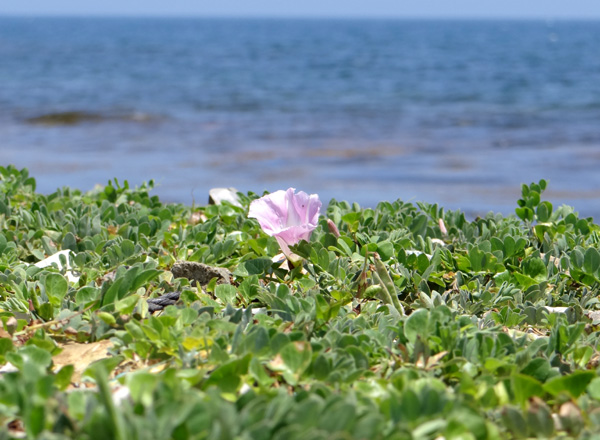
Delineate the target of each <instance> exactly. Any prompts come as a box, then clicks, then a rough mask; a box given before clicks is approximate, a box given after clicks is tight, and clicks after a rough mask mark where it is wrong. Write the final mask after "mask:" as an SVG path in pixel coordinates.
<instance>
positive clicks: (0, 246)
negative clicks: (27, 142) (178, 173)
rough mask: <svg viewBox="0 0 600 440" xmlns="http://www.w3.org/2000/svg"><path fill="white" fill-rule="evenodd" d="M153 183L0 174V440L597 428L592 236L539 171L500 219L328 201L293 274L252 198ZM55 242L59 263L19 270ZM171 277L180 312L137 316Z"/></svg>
mask: <svg viewBox="0 0 600 440" xmlns="http://www.w3.org/2000/svg"><path fill="white" fill-rule="evenodd" d="M152 185H153V184H152V182H149V183H148V184H144V185H142V186H141V187H139V188H135V189H132V188H130V187H129V185H128V184H127V183H126V182H125V183H123V184H119V182H117V181H116V180H115V181H114V182H109V184H108V185H107V186H105V187H103V188H100V189H95V190H93V191H91V192H87V193H82V192H80V191H78V190H73V189H69V188H63V189H60V190H58V191H56V192H55V193H53V194H50V195H42V194H39V193H36V192H35V180H34V179H33V178H31V177H29V175H28V172H27V170H18V169H16V168H14V167H11V166H8V167H5V168H4V167H0V320H1V323H2V327H3V329H2V330H1V333H0V336H2V338H0V365H4V366H5V368H6V366H8V365H9V364H8V363H10V365H11V366H12V369H10V368H9V369H6V370H4V372H3V373H2V374H1V377H0V426H1V427H0V438H11V436H12V435H15V433H19V432H21V433H24V435H25V436H26V437H27V438H32V439H34V438H40V439H41V438H44V439H66V438H78V439H106V438H114V439H122V440H125V439H130V438H131V439H151V438H160V439H169V438H172V439H286V440H287V439H434V438H442V437H443V438H446V439H458V438H460V439H500V438H527V437H545V438H547V437H552V436H561V437H562V438H576V437H582V438H592V437H593V434H594V433H595V432H598V431H599V430H600V378H599V377H598V359H600V357H599V355H598V342H597V341H598V329H599V327H598V324H599V323H600V313H599V312H597V311H596V310H598V309H599V305H598V287H599V285H600V252H599V250H598V246H599V242H600V232H599V229H600V228H599V227H598V225H596V224H595V223H593V221H592V219H591V218H580V217H579V216H578V214H577V213H576V212H574V210H573V209H572V208H570V207H567V206H561V207H558V208H554V207H553V206H552V204H551V203H550V202H547V201H542V194H543V191H544V189H545V188H546V182H545V181H541V182H539V183H533V184H531V185H523V188H522V198H521V199H520V200H519V201H518V202H517V207H516V210H515V213H516V216H508V217H505V216H502V215H499V214H492V213H490V214H488V215H486V216H485V217H483V218H476V219H475V220H472V221H470V220H468V219H467V218H466V217H465V215H464V214H463V213H461V212H459V211H446V210H444V209H443V208H441V207H439V206H437V205H430V204H425V203H418V204H417V205H416V206H415V205H413V204H410V203H404V202H402V201H400V200H398V201H395V202H382V203H380V204H379V205H377V207H376V208H374V209H363V208H360V207H359V206H358V205H356V204H349V203H347V202H336V201H332V202H331V203H330V204H329V206H328V207H327V209H326V212H324V213H323V214H324V216H322V217H321V219H320V223H319V226H318V228H317V229H316V230H315V231H314V233H313V235H312V238H311V242H310V243H307V242H302V243H300V244H299V245H297V246H295V247H294V248H293V250H294V252H295V253H296V254H298V255H299V256H301V257H302V258H303V259H304V261H303V264H301V265H298V266H297V267H291V269H290V268H288V266H287V263H283V262H281V261H277V262H274V261H273V257H274V256H275V255H276V254H277V253H279V248H278V245H277V242H276V240H275V239H274V238H273V237H268V236H267V235H265V234H264V233H263V232H262V231H261V229H260V227H259V225H258V223H257V222H256V221H255V220H253V219H248V218H247V215H246V214H247V208H248V204H249V203H250V201H251V200H252V199H254V198H255V197H256V195H255V194H249V195H243V194H240V195H239V196H240V200H241V203H242V207H237V206H233V205H231V204H227V203H225V204H223V205H210V206H202V207H188V206H183V205H180V204H163V203H161V202H160V200H159V199H158V198H157V197H155V196H150V195H149V194H148V191H149V190H150V189H151V188H152ZM327 218H329V219H331V220H332V221H333V222H334V223H335V224H336V225H337V227H338V229H339V231H340V234H341V235H340V237H336V236H334V235H333V234H332V233H331V232H329V229H328V227H327ZM61 250H70V251H72V254H71V255H72V256H71V257H70V258H67V257H63V258H65V260H64V263H67V262H68V263H69V264H70V266H71V269H67V268H63V269H59V268H58V267H57V266H50V267H45V268H39V267H36V266H34V265H33V263H36V262H38V261H40V260H42V259H44V258H46V257H47V256H50V255H52V254H54V253H56V252H57V251H61ZM67 260H69V261H67ZM177 261H192V262H202V263H206V264H209V265H212V266H219V267H224V268H228V269H229V270H230V271H231V273H232V279H231V281H232V283H231V284H230V285H229V284H216V283H215V281H216V280H213V282H211V283H209V284H208V285H207V286H204V287H201V286H196V285H192V283H190V281H189V280H187V279H184V278H177V279H176V278H174V277H173V276H172V274H171V272H170V271H169V269H170V268H171V266H172V265H173V264H174V263H175V262H177ZM62 266H63V267H64V264H63V265H62ZM73 275H76V276H78V277H79V278H78V279H77V280H76V281H74V280H73V278H71V276H73ZM174 291H180V292H181V298H180V301H179V302H178V303H177V304H176V305H174V306H168V307H167V308H165V309H164V310H163V311H162V312H159V313H155V314H154V315H152V314H150V313H149V312H148V303H147V300H148V299H149V298H154V297H157V296H160V295H163V294H165V293H168V292H174ZM106 340H110V342H111V345H110V347H111V348H110V356H109V357H107V358H104V359H100V360H98V361H96V362H94V363H92V364H91V365H89V366H86V368H85V371H83V373H82V375H81V378H78V379H75V376H74V374H75V373H74V371H75V370H76V368H77V365H64V366H61V367H58V366H57V365H55V360H56V359H57V358H56V356H57V355H58V354H59V353H60V352H61V350H63V349H64V347H65V346H66V345H68V344H73V343H74V342H77V343H98V342H101V341H106ZM75 364H76V362H75ZM75 385H78V386H77V387H76V386H75ZM123 390H125V391H126V393H125V395H124V397H123V395H122V393H121V392H122V391H123ZM119 396H121V397H119Z"/></svg>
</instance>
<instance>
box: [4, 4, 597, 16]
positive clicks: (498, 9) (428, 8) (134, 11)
mask: <svg viewBox="0 0 600 440" xmlns="http://www.w3.org/2000/svg"><path fill="white" fill-rule="evenodd" d="M0 14H3V15H6V14H11V15H12V14H17V15H23V14H25V15H158V16H173V15H175V16H181V15H183V16H244V17H249V16H259V17H264V16H271V17H273V16H290V17H429V18H438V17H440V18H442V17H446V18H460V17H466V18H478V17H486V18H542V19H561V18H600V0H408V1H407V0H168V1H167V0H102V1H87V0H21V1H18V0H0Z"/></svg>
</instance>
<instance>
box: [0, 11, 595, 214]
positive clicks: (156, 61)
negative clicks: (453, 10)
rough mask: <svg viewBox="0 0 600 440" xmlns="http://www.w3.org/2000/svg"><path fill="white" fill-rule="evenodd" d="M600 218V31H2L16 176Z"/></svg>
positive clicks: (231, 26) (298, 26) (0, 55)
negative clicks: (526, 195) (567, 210)
mask: <svg viewBox="0 0 600 440" xmlns="http://www.w3.org/2000/svg"><path fill="white" fill-rule="evenodd" d="M8 164H14V165H15V166H17V167H20V168H22V167H26V168H28V169H29V171H30V173H31V174H32V175H33V176H34V177H35V178H36V180H37V186H38V188H37V189H38V191H41V192H43V193H51V192H53V191H54V190H56V188H60V187H63V186H70V187H77V188H80V189H82V190H90V189H92V188H94V186H95V185H97V184H100V185H104V184H107V182H108V181H109V180H112V179H113V178H117V179H118V180H119V181H120V182H122V181H124V180H127V181H128V182H129V184H130V185H131V186H137V185H140V184H142V183H143V182H144V181H148V180H150V179H153V180H154V181H155V182H156V186H155V188H154V189H153V194H157V195H159V196H160V197H161V200H163V201H165V202H182V203H186V204H192V203H195V204H197V205H198V204H204V203H206V202H207V199H208V192H209V190H210V189H211V188H214V187H234V188H236V189H237V190H239V191H243V192H247V191H253V192H255V193H258V194H261V193H262V192H263V191H275V190H278V189H287V188H289V187H294V188H297V189H298V190H303V191H306V192H308V193H317V194H319V196H320V198H321V199H322V200H323V201H324V202H325V203H327V201H328V200H329V199H332V198H334V199H336V200H347V201H350V202H357V203H359V204H360V205H361V206H370V207H374V206H375V205H376V204H377V203H378V202H380V201H384V200H389V201H393V200H396V199H401V200H403V201H410V202H413V203H415V202H418V201H423V202H428V203H438V204H439V205H441V206H444V207H445V208H447V209H460V210H463V211H464V212H466V213H467V215H469V216H476V215H484V214H486V213H487V212H488V211H494V212H501V213H503V214H511V213H514V209H515V207H517V200H518V198H519V196H520V191H521V184H522V183H531V182H537V181H539V180H540V179H542V178H543V179H546V180H548V181H549V184H548V189H547V191H546V192H545V193H544V195H543V196H542V198H543V199H545V200H549V201H550V202H552V203H553V204H554V205H555V206H559V205H561V204H567V205H570V206H574V207H575V210H576V211H577V212H579V213H580V215H582V216H593V217H595V218H596V219H598V218H600V22H599V21H544V20H539V21H494V20H479V21H478V20H468V21H467V20H464V21H462V20H446V21H444V20H392V19H389V20H388V19H377V20H375V19H369V20H358V19H356V20H355V19H352V20H350V19H344V20H342V19H274V18H271V19H234V18H214V19H209V18H86V17H70V18H67V17H63V18H61V17H51V18H48V17H47V18H38V17H8V16H6V17H0V165H3V166H6V165H8Z"/></svg>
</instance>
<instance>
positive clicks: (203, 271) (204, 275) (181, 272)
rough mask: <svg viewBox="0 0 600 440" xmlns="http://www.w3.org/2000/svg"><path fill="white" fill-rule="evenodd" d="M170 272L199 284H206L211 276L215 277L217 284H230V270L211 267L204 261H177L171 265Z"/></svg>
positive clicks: (193, 283)
mask: <svg viewBox="0 0 600 440" xmlns="http://www.w3.org/2000/svg"><path fill="white" fill-rule="evenodd" d="M171 272H172V273H173V275H174V276H175V277H176V278H187V279H188V280H190V281H191V282H192V285H195V284H196V283H198V284H200V285H201V286H206V285H207V284H208V283H209V282H210V280H212V279H213V278H216V279H217V284H231V281H230V278H231V272H229V271H228V270H227V269H225V268H223V267H212V266H209V265H207V264H204V263H195V262H191V261H179V262H177V263H175V264H174V265H173V267H172V268H171Z"/></svg>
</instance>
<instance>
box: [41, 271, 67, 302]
mask: <svg viewBox="0 0 600 440" xmlns="http://www.w3.org/2000/svg"><path fill="white" fill-rule="evenodd" d="M44 284H45V287H46V295H48V299H49V300H50V303H51V304H52V305H53V306H54V307H60V305H61V304H62V300H63V298H64V297H65V295H66V294H67V290H68V289H69V283H68V282H67V280H66V279H65V278H64V277H63V276H62V275H60V274H58V273H50V274H48V275H46V279H45V280H44Z"/></svg>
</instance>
